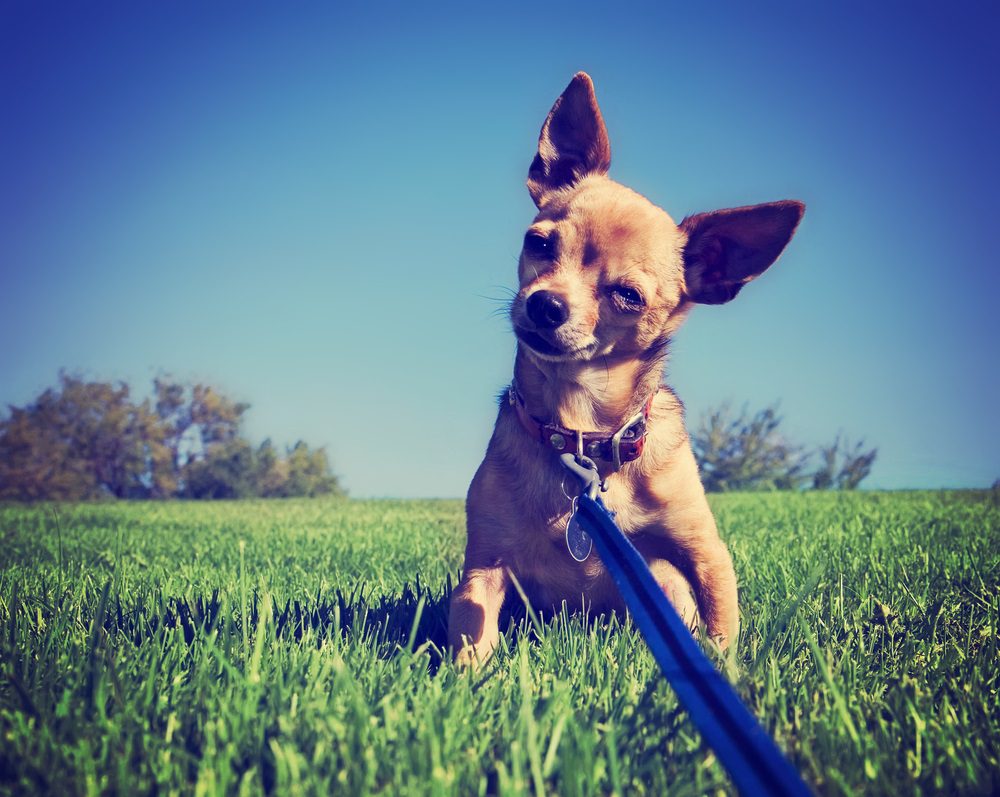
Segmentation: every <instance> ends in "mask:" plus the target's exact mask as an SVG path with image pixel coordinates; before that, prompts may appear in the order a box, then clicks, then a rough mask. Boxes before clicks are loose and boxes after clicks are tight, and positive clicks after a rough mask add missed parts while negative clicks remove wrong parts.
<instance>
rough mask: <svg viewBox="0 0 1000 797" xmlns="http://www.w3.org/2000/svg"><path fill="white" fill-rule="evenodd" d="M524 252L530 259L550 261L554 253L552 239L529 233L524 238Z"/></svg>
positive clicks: (536, 233)
mask: <svg viewBox="0 0 1000 797" xmlns="http://www.w3.org/2000/svg"><path fill="white" fill-rule="evenodd" d="M524 251H525V253H526V254H528V255H531V256H532V257H537V258H540V259H542V260H551V259H552V256H553V255H554V253H555V247H554V246H553V242H552V239H551V238H549V237H548V236H545V235H542V234H541V233H538V232H529V233H528V234H527V235H525V236H524Z"/></svg>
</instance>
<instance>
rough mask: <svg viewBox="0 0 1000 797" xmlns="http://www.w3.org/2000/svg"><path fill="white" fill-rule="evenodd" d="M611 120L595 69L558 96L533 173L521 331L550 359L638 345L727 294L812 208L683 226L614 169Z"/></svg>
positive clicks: (777, 207) (767, 210) (778, 206)
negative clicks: (612, 174)
mask: <svg viewBox="0 0 1000 797" xmlns="http://www.w3.org/2000/svg"><path fill="white" fill-rule="evenodd" d="M610 162H611V150H610V146H609V144H608V138H607V131H606V129H605V127H604V121H603V119H602V118H601V113H600V110H599V109H598V106H597V100H596V97H595V96H594V89H593V84H592V83H591V81H590V78H589V77H587V76H586V75H585V74H583V73H580V74H578V75H577V76H576V77H574V78H573V81H572V82H571V83H570V85H569V86H568V87H567V89H566V91H565V92H563V94H562V96H561V97H560V98H559V99H558V100H556V103H555V105H554V106H553V107H552V110H551V112H550V113H549V115H548V118H547V119H546V120H545V124H544V125H543V127H542V133H541V136H540V137H539V142H538V154H537V155H536V156H535V159H534V162H533V163H532V165H531V169H530V171H529V174H528V190H529V192H530V193H531V196H532V198H533V199H534V200H535V203H536V205H537V206H538V210H539V212H538V215H537V216H536V217H535V219H534V221H533V222H532V224H531V226H530V227H529V228H528V230H527V232H526V233H525V236H524V247H523V249H522V252H521V258H520V263H519V266H518V278H519V281H520V290H519V291H518V294H517V297H516V298H515V300H514V303H513V305H512V307H511V320H512V322H513V326H514V332H515V334H516V335H517V337H518V340H520V341H521V343H522V344H523V345H524V346H526V347H527V349H528V351H529V352H530V353H531V354H532V356H533V357H535V358H536V359H537V360H541V361H546V360H547V361H573V360H577V361H586V360H590V359H593V358H595V357H607V356H613V355H622V356H626V357H636V356H637V355H640V354H641V353H642V352H645V351H648V350H650V349H654V348H656V347H658V346H659V345H660V344H662V342H663V341H664V340H665V339H666V338H667V337H669V335H670V334H672V333H673V332H674V330H676V328H677V327H678V326H679V325H680V323H681V322H682V321H683V320H684V317H685V315H686V314H687V311H688V310H689V309H690V308H691V306H692V304H693V303H702V304H721V303H723V302H727V301H729V300H730V299H732V298H733V297H734V296H736V294H737V293H738V292H739V290H740V289H741V288H742V286H743V285H744V284H746V283H747V282H749V281H750V280H751V279H753V278H754V277H756V276H758V275H759V274H761V273H763V271H764V270H765V269H767V268H768V266H770V265H771V264H772V263H773V262H774V261H775V260H776V259H777V257H778V255H779V254H780V253H781V251H782V249H784V247H785V245H786V244H787V243H788V241H789V240H790V238H791V236H792V233H793V232H794V231H795V227H796V225H797V224H798V222H799V219H800V218H801V216H802V212H803V210H804V207H803V206H802V204H801V203H799V202H792V201H786V202H775V203H770V204H767V205H755V206H752V207H747V208H735V209H732V210H724V211H717V212H715V213H704V214H698V215H696V216H692V217H689V218H687V219H685V220H684V221H682V222H681V224H680V225H679V226H678V225H677V224H675V223H674V221H673V219H671V218H670V216H669V215H668V214H667V213H666V212H665V211H663V210H662V209H660V208H658V207H656V206H655V205H653V204H652V203H651V202H650V201H649V200H647V199H646V198H645V197H642V196H641V195H639V194H637V193H635V192H634V191H632V190H630V189H628V188H626V187H624V186H622V185H620V184H618V183H616V182H614V181H613V180H610V179H609V178H608V177H607V176H606V175H607V171H608V167H609V166H610Z"/></svg>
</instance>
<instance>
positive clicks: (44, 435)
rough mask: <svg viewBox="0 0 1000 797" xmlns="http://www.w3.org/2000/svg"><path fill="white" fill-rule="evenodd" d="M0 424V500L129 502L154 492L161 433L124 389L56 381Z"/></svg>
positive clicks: (78, 380) (160, 459) (161, 456)
mask: <svg viewBox="0 0 1000 797" xmlns="http://www.w3.org/2000/svg"><path fill="white" fill-rule="evenodd" d="M10 411H11V415H10V418H8V419H7V420H6V421H4V422H3V423H2V424H0V497H3V498H15V499H21V500H33V499H38V498H55V499H62V500H73V499H86V498H102V497H109V496H110V497H115V498H132V497H138V496H144V495H149V494H150V493H151V492H155V491H156V490H157V489H159V488H160V487H161V486H163V482H161V481H158V479H157V477H159V476H160V475H161V470H162V468H163V466H164V465H165V446H164V440H163V431H162V429H161V428H160V427H159V425H158V424H157V423H156V419H155V417H154V415H153V413H152V411H151V408H150V406H149V404H148V402H143V403H141V404H134V403H133V402H132V401H131V400H130V398H129V388H128V385H125V384H122V383H119V384H117V385H116V384H111V383H108V382H86V381H84V380H83V379H81V378H79V377H74V376H70V375H68V374H66V373H60V375H59V386H58V387H57V388H50V389H48V390H46V391H45V392H43V393H42V394H41V395H40V396H39V397H38V398H37V399H36V400H35V401H34V402H33V403H31V404H29V405H28V406H26V407H24V408H17V407H11V409H10Z"/></svg>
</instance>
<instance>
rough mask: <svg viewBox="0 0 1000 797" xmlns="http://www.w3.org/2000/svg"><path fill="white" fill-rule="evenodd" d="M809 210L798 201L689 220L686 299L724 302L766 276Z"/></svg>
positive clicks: (683, 226)
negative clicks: (766, 272) (744, 287)
mask: <svg viewBox="0 0 1000 797" xmlns="http://www.w3.org/2000/svg"><path fill="white" fill-rule="evenodd" d="M805 210H806V206H805V205H803V204H802V203H801V202H796V201H795V200H785V201H783V202H769V203H767V204H764V205H752V206H750V207H745V208H731V209H729V210H717V211H714V212H712V213H699V214H697V215H696V216H688V217H687V218H686V219H684V221H682V222H681V224H680V228H681V229H682V230H683V231H684V232H686V233H687V244H685V246H684V281H685V291H684V293H685V295H686V296H687V298H688V299H689V300H691V301H693V302H698V303H700V304H724V303H725V302H728V301H729V300H730V299H732V298H734V297H735V296H736V294H737V293H739V292H740V289H741V288H742V287H743V286H744V285H746V283H748V282H749V281H750V280H752V279H753V278H754V277H758V276H760V275H761V274H763V273H764V272H765V271H766V270H767V269H768V267H769V266H771V264H772V263H774V261H775V260H777V259H778V255H780V254H781V252H782V250H783V249H784V248H785V246H786V245H787V244H788V242H789V241H790V240H791V239H792V235H793V234H794V232H795V228H796V227H797V226H798V223H799V221H800V220H801V218H802V214H803V213H805Z"/></svg>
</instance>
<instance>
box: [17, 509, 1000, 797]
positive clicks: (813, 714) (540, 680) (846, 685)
mask: <svg viewBox="0 0 1000 797" xmlns="http://www.w3.org/2000/svg"><path fill="white" fill-rule="evenodd" d="M713 507H714V509H715V511H716V516H717V518H718V520H719V525H720V528H721V530H722V533H723V535H724V536H725V537H726V538H727V540H728V541H729V544H730V546H731V549H732V551H733V555H734V558H735V560H736V567H737V572H738V573H739V576H740V582H741V609H742V614H743V625H742V633H741V640H740V647H739V652H738V655H737V660H736V671H737V676H738V689H739V691H740V693H741V694H742V695H743V696H744V698H745V699H746V701H747V702H748V704H749V705H750V707H751V709H752V711H753V712H754V713H755V714H756V715H757V716H758V717H759V718H760V719H761V721H762V722H763V723H764V725H765V726H766V727H767V728H768V730H769V731H770V732H771V733H772V734H773V735H774V736H775V737H776V739H777V740H778V743H779V744H780V745H781V746H782V747H783V748H784V749H785V750H786V751H787V752H788V753H789V755H790V757H791V759H792V761H793V762H794V764H795V765H796V766H797V767H798V768H799V770H800V771H801V772H802V773H803V775H804V777H805V779H806V780H807V782H808V783H810V784H811V785H812V786H813V787H814V788H815V790H816V791H817V792H819V793H821V794H861V793H864V794H887V795H907V794H935V793H945V794H990V793H996V792H997V791H998V790H1000V775H998V772H1000V766H998V756H1000V695H998V685H1000V684H998V674H1000V658H998V650H997V647H998V645H997V636H998V622H1000V590H998V581H1000V500H998V496H997V493H996V492H988V491H981V492H943V493H930V492H919V493H895V494H866V493H862V494H836V493H826V494H767V495H762V494H753V495H751V494H744V495H725V496H718V497H715V498H714V499H713ZM463 522H464V521H463V513H462V507H461V504H460V503H458V502H451V501H441V502H430V501H328V502H321V501H300V502H298V501H291V502H240V503H214V504H190V503H143V504H125V503H121V504H84V505H69V506H33V507H20V506H6V507H0V535H2V545H0V638H2V641H0V792H2V793H13V794H59V795H64V794H119V795H126V794H147V793H155V794H190V793H194V794H199V795H202V794H204V795H209V794H248V795H252V794H262V793H263V794H337V793H339V794H351V795H354V794H386V795H397V794H398V795H405V794H432V795H438V794H441V795H447V794H461V795H465V794H530V795H541V794H559V795H567V796H569V795H590V794H610V793H617V794H655V795H661V794H671V795H701V794H714V793H729V792H731V791H732V789H731V786H730V785H729V783H728V781H727V779H726V777H725V774H724V772H723V771H722V770H721V768H720V767H719V765H718V763H717V762H716V760H715V758H714V756H713V755H712V753H711V752H710V751H709V750H706V749H704V748H703V747H702V746H701V744H700V741H699V737H698V735H697V733H696V732H695V731H694V729H693V728H692V726H691V725H690V723H689V722H688V720H687V719H686V718H685V716H684V714H683V712H682V711H680V710H679V709H678V706H677V703H676V701H675V699H674V696H673V693H672V692H671V690H670V688H669V686H667V685H666V683H665V682H664V681H663V680H662V679H661V678H660V677H659V675H658V673H657V671H656V669H655V665H654V662H653V661H652V658H651V657H650V655H649V653H648V652H647V651H646V650H645V648H644V646H643V644H642V641H641V639H640V638H639V637H638V635H637V632H636V631H635V629H634V628H633V627H632V625H631V623H630V622H629V621H628V620H627V619H622V618H617V617H600V618H587V617H582V616H579V615H573V616H570V615H567V614H560V615H557V616H555V617H552V618H548V619H547V620H545V622H544V623H543V624H541V625H535V624H534V623H533V621H532V619H531V618H530V617H529V618H525V612H524V611H523V610H522V611H517V610H515V611H513V612H511V613H509V617H507V618H505V622H506V623H507V626H508V632H507V634H506V635H505V636H504V640H503V643H502V648H501V650H500V651H499V653H498V655H497V656H496V657H495V659H494V660H493V661H492V663H491V664H490V665H489V666H488V667H487V668H486V670H485V671H484V672H481V673H479V674H476V675H471V674H469V673H465V672H460V671H457V670H456V669H455V668H453V666H452V665H451V663H450V662H449V660H448V659H447V656H446V655H444V654H443V645H444V639H445V622H446V617H447V598H448V594H449V592H450V586H451V583H453V580H454V578H455V577H456V574H457V572H458V569H459V567H460V565H461V552H462V546H463V538H464V532H463Z"/></svg>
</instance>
